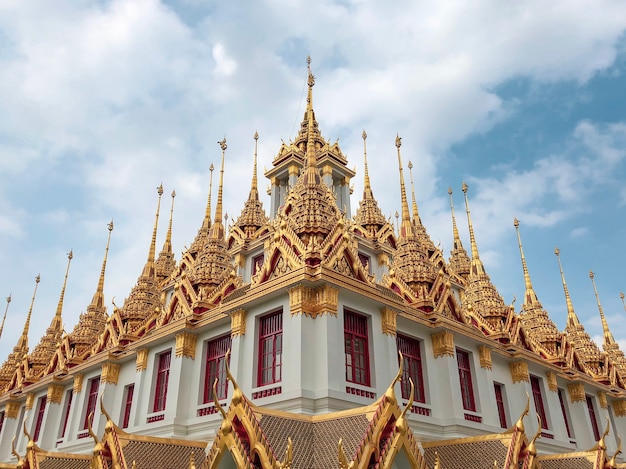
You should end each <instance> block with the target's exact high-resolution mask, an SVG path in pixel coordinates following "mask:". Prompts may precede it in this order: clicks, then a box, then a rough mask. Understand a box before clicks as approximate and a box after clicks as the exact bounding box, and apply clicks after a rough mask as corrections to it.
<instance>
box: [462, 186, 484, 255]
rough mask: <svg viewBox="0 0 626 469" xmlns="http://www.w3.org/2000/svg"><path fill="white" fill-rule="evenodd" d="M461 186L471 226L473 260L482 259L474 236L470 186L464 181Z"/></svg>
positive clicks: (468, 222)
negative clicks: (469, 196) (468, 195)
mask: <svg viewBox="0 0 626 469" xmlns="http://www.w3.org/2000/svg"><path fill="white" fill-rule="evenodd" d="M461 187H462V189H463V195H464V197H465V212H466V213H467V225H468V227H469V234H470V244H471V245H472V261H474V259H480V257H479V256H478V245H477V244H476V236H474V227H473V226H472V217H471V216H470V208H469V202H468V201H467V190H468V189H469V186H468V185H467V184H466V183H465V182H464V183H463V185H462V186H461Z"/></svg>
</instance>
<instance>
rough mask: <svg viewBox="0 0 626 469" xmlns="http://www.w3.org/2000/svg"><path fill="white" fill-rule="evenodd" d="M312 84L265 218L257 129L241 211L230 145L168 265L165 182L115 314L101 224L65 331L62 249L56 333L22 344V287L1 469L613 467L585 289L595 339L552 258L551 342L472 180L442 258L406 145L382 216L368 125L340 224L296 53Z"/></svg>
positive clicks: (608, 344) (2, 394)
mask: <svg viewBox="0 0 626 469" xmlns="http://www.w3.org/2000/svg"><path fill="white" fill-rule="evenodd" d="M307 83H308V94H307V105H306V110H305V112H304V116H303V119H302V121H301V124H300V128H299V131H298V133H297V136H296V137H295V139H294V140H292V141H289V142H288V143H285V142H283V143H282V144H281V145H280V146H279V148H278V151H277V153H276V155H275V156H274V159H273V161H272V166H271V168H270V169H268V170H266V171H265V177H267V178H268V180H269V182H270V187H269V189H268V193H269V196H270V200H269V211H268V212H266V211H265V209H264V207H263V204H262V202H261V199H260V197H259V189H258V185H259V183H258V180H257V177H258V176H257V143H258V139H259V135H258V134H255V135H254V150H253V151H252V145H251V154H253V155H254V156H253V158H252V157H251V160H252V161H251V163H252V165H251V166H252V168H253V170H252V174H251V184H250V192H249V195H248V198H247V200H246V201H245V204H244V206H243V208H242V210H241V214H240V215H239V217H237V218H235V219H234V220H233V221H232V224H231V225H230V226H226V223H225V222H223V220H224V216H223V210H224V197H223V191H224V173H225V171H228V170H229V168H228V158H227V156H226V155H227V151H228V145H227V142H226V139H224V140H222V141H221V142H219V151H220V153H218V154H219V155H220V156H221V159H220V162H219V181H218V182H217V195H216V198H215V206H213V202H212V196H213V195H214V194H212V192H213V171H214V169H215V168H214V167H213V165H211V168H210V169H211V179H210V181H209V185H208V186H209V187H208V198H207V204H206V210H205V211H204V213H203V214H199V221H200V223H199V225H200V227H199V229H198V233H197V235H196V237H195V239H193V240H190V242H191V244H189V246H190V247H189V248H186V249H185V251H184V252H183V253H182V256H181V258H180V259H176V258H175V256H174V254H173V252H172V232H173V222H172V220H173V213H174V197H175V195H176V194H175V193H174V192H172V194H171V205H170V204H168V207H169V220H168V225H167V232H166V235H165V241H164V243H163V247H162V249H161V251H160V252H158V250H157V238H158V228H159V215H160V211H161V202H162V200H161V199H162V196H163V194H164V190H163V187H162V186H159V188H158V190H157V195H158V198H157V201H156V215H155V219H154V225H153V226H152V227H146V231H148V230H149V229H151V233H152V237H151V241H150V245H149V246H147V251H148V255H147V258H146V262H145V265H144V266H143V268H142V269H141V271H140V272H138V273H139V276H138V278H137V282H136V284H135V285H134V286H129V289H128V293H127V297H126V299H125V301H124V302H123V303H121V304H120V305H119V306H117V305H115V304H113V307H112V308H110V309H108V308H107V307H106V306H105V305H106V303H107V302H106V301H105V298H104V282H105V279H106V265H107V259H108V253H109V247H110V241H111V237H112V236H113V237H114V236H115V233H114V232H113V222H111V223H110V224H109V225H108V233H107V239H106V244H105V242H104V241H105V240H104V239H103V240H102V244H103V246H106V247H105V250H104V259H103V262H102V267H101V269H100V272H99V275H98V272H95V273H94V283H95V285H96V290H95V293H94V295H93V298H92V300H91V303H89V305H88V306H87V307H86V310H85V312H83V313H82V314H81V315H80V318H79V321H78V323H77V324H76V325H75V326H74V327H73V329H72V330H71V332H69V333H66V332H65V331H64V330H63V326H62V314H63V303H64V295H65V289H66V284H67V282H68V281H70V282H71V275H70V263H71V261H72V258H73V255H72V253H71V252H70V253H69V255H68V263H67V267H66V273H65V278H64V281H63V287H62V289H61V294H60V299H59V302H58V305H57V306H56V309H55V308H54V307H52V308H48V310H54V314H53V315H52V317H51V318H48V319H46V322H47V321H50V326H49V327H48V329H47V331H46V333H45V335H44V336H43V337H42V338H41V340H40V341H39V342H38V343H37V344H36V345H35V346H34V347H33V348H32V349H31V348H30V347H29V341H28V330H29V325H30V322H31V318H32V317H33V315H36V316H37V317H38V319H37V320H43V319H42V318H41V314H40V311H42V310H43V309H44V308H41V307H39V306H37V307H34V305H35V297H36V292H37V285H38V283H39V278H37V280H36V283H35V289H34V293H33V298H32V301H31V306H30V309H29V311H28V313H27V315H26V321H25V324H24V329H23V331H22V333H21V335H20V336H19V338H18V340H17V343H16V345H15V347H14V348H13V351H12V352H11V354H10V355H9V356H8V357H7V358H6V360H5V362H4V364H3V365H2V367H1V368H0V468H21V469H25V468H29V469H35V468H40V469H55V468H69V469H74V468H76V469H82V468H84V469H105V468H106V469H111V468H116V469H117V468H119V469H131V468H135V469H145V468H183V469H192V468H195V469H201V468H205V469H215V468H225V469H234V468H273V469H288V468H294V469H296V468H316V469H326V468H333V467H334V468H341V469H357V468H359V469H361V468H362V469H365V468H372V469H376V468H378V469H383V468H386V469H392V468H397V469H404V468H417V469H461V468H462V469H488V468H500V469H513V468H515V469H533V468H534V469H556V468H563V469H578V468H580V469H608V468H625V467H626V464H624V463H623V462H622V459H621V457H620V453H621V440H620V437H619V435H625V434H626V358H625V355H624V353H623V352H622V351H621V350H620V347H619V345H618V344H617V342H616V341H615V339H614V338H613V335H612V334H611V331H610V330H609V324H608V323H607V321H606V318H605V316H604V311H603V309H602V306H601V303H600V298H599V297H598V294H597V289H596V285H595V276H594V275H593V274H591V280H592V286H590V288H591V287H593V291H594V293H595V295H596V298H597V305H598V310H599V315H600V317H601V320H602V325H603V331H604V336H603V337H604V343H603V344H602V347H599V346H598V345H596V344H595V343H594V342H593V340H592V339H591V338H590V336H589V334H588V333H587V332H586V331H585V329H584V327H583V325H582V323H581V322H580V321H579V319H578V317H577V315H576V312H575V310H574V305H573V303H572V300H571V298H570V295H569V292H568V289H567V283H566V280H565V274H564V269H563V264H562V263H561V253H560V252H559V251H558V249H557V250H556V255H557V259H555V268H556V264H557V263H558V267H559V269H560V272H561V280H562V283H563V290H564V295H565V297H564V301H565V305H566V306H567V311H568V316H567V325H566V327H565V329H564V330H559V328H557V326H556V325H555V323H554V322H553V321H552V319H551V318H550V315H549V313H548V312H547V311H546V310H545V309H544V307H543V306H542V304H541V302H540V300H539V298H538V296H537V294H536V293H535V290H534V288H533V284H532V282H531V275H530V269H529V268H528V265H527V260H526V257H525V254H524V250H523V245H522V236H521V233H520V222H519V221H518V220H515V221H514V223H513V225H514V227H512V228H511V229H513V228H515V230H516V233H517V237H518V238H517V239H518V244H519V251H520V258H521V269H520V278H523V280H524V285H525V292H524V295H523V298H524V301H523V302H522V304H521V306H520V307H519V309H518V310H516V308H515V307H514V305H507V304H506V303H505V302H504V300H503V299H502V296H501V295H500V293H499V292H498V290H497V288H496V286H495V285H494V284H493V283H492V281H491V278H490V276H489V274H488V273H487V271H486V269H485V266H484V264H483V262H482V261H481V258H480V255H479V249H478V241H477V236H476V233H475V232H474V227H473V225H472V218H471V212H470V198H471V197H470V195H471V192H470V188H469V187H468V185H466V184H463V185H462V187H461V189H462V190H461V192H462V199H463V202H464V208H465V215H466V218H467V228H468V230H469V239H470V246H469V251H467V250H466V249H465V247H464V246H463V244H462V242H461V239H460V236H459V228H458V226H457V219H456V215H455V211H454V197H453V195H454V192H453V191H452V190H451V189H450V190H449V191H448V193H449V195H450V209H451V228H452V232H453V237H454V238H453V239H454V244H453V249H452V251H451V252H450V256H449V257H448V258H446V254H445V253H444V252H443V251H442V250H441V249H440V248H439V247H437V246H436V245H435V244H434V243H433V241H432V240H431V238H430V235H429V234H428V231H427V229H426V227H425V226H424V225H423V223H422V220H421V218H420V215H419V210H418V206H417V202H416V198H415V190H414V188H413V175H412V172H411V170H412V168H413V164H412V163H411V162H408V165H407V166H406V167H405V165H404V162H403V159H402V139H401V137H400V136H396V138H395V154H394V164H395V161H396V157H397V164H398V177H399V184H398V186H397V187H398V189H397V203H398V205H399V208H398V210H399V214H398V225H397V226H396V227H394V225H393V223H392V222H391V221H389V220H388V219H387V218H386V217H385V216H384V215H383V213H382V212H381V209H380V207H379V205H378V202H377V200H376V198H375V196H374V192H375V191H374V186H375V184H376V183H380V181H376V180H375V179H374V178H372V179H370V174H369V172H368V166H367V134H366V132H365V131H364V132H363V134H362V139H363V193H362V194H361V196H360V200H358V206H357V207H356V210H355V212H354V213H352V208H351V196H352V190H351V181H352V179H353V178H354V177H356V173H355V171H354V170H351V169H349V168H348V161H347V158H346V156H345V155H344V154H343V153H342V151H341V149H340V147H339V145H338V143H330V142H329V141H328V140H326V138H325V137H324V136H323V134H322V131H321V129H320V126H319V124H318V120H317V117H316V115H315V112H314V108H313V88H314V85H315V78H314V76H313V73H312V72H311V69H310V59H309V60H308V79H307ZM392 138H393V137H392ZM251 143H252V142H251ZM216 150H217V149H216ZM390 150H391V151H394V150H393V148H390ZM405 168H408V170H409V174H408V177H409V180H410V186H409V188H408V189H407V184H406V181H405V178H406V176H405ZM409 189H410V190H411V194H408V190H409ZM166 197H167V195H166ZM166 200H167V199H166ZM166 203H167V202H166ZM68 278H69V280H68ZM96 278H97V283H96ZM10 302H11V297H9V298H7V305H6V309H5V317H6V313H7V310H8V308H9V303H10ZM2 324H3V325H4V320H3V322H2ZM2 327H3V326H0V334H1V333H2V332H1V331H2ZM3 340H11V339H10V338H7V337H6V336H5V337H4V338H3Z"/></svg>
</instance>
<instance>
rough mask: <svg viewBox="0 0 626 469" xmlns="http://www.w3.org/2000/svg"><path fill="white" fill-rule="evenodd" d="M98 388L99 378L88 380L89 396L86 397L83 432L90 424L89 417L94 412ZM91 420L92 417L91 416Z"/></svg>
mask: <svg viewBox="0 0 626 469" xmlns="http://www.w3.org/2000/svg"><path fill="white" fill-rule="evenodd" d="M99 387H100V376H98V377H96V378H93V379H90V380H89V394H88V395H87V409H86V411H85V421H84V422H83V430H86V429H87V428H88V427H89V424H90V423H91V420H90V415H91V414H93V413H94V412H95V410H96V403H97V402H98V389H99ZM91 418H93V415H91Z"/></svg>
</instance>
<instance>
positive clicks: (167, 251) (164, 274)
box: [154, 191, 176, 282]
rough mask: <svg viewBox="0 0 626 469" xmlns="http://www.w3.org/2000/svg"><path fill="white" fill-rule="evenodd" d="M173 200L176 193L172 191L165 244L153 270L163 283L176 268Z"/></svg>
mask: <svg viewBox="0 0 626 469" xmlns="http://www.w3.org/2000/svg"><path fill="white" fill-rule="evenodd" d="M175 198H176V191H172V205H171V207H170V221H169V224H168V228H167V234H166V235H165V242H164V243H163V248H162V249H161V252H160V253H159V258H158V259H157V260H156V261H155V263H154V269H155V272H156V276H157V280H158V281H159V282H163V281H164V280H165V279H167V278H169V276H170V275H172V272H173V271H174V269H175V268H176V262H175V261H174V253H173V252H172V220H173V218H174V199H175Z"/></svg>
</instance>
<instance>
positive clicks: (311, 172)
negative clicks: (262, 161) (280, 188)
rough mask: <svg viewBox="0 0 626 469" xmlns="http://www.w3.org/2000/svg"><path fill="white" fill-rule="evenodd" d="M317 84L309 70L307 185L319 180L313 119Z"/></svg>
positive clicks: (305, 179) (305, 180) (305, 178)
mask: <svg viewBox="0 0 626 469" xmlns="http://www.w3.org/2000/svg"><path fill="white" fill-rule="evenodd" d="M314 84H315V77H314V76H313V74H312V73H311V70H310V69H309V97H308V100H309V103H308V105H307V121H308V124H307V139H306V173H305V175H304V182H305V183H306V184H310V185H311V184H316V183H317V181H318V179H317V159H316V155H315V137H314V132H313V129H314V126H315V119H314V118H313V94H312V89H313V85H314Z"/></svg>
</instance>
